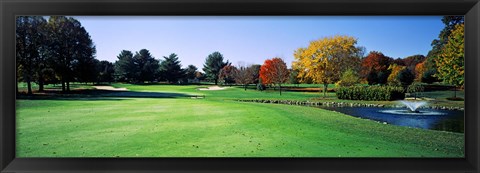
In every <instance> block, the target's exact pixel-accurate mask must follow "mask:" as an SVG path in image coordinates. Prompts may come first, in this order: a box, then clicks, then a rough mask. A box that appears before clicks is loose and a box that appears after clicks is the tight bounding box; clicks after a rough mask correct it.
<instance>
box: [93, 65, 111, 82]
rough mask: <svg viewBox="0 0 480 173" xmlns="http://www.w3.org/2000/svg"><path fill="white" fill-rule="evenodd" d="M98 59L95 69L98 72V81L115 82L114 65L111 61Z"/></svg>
mask: <svg viewBox="0 0 480 173" xmlns="http://www.w3.org/2000/svg"><path fill="white" fill-rule="evenodd" d="M95 61H96V63H95V64H96V66H95V69H96V70H95V71H96V72H97V75H98V76H97V78H96V79H97V83H101V82H108V83H110V82H113V80H114V73H115V69H114V65H113V63H111V62H108V61H98V60H95Z"/></svg>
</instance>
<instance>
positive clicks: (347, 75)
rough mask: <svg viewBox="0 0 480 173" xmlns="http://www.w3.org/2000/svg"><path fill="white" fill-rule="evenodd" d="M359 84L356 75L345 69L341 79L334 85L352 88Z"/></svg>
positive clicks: (352, 71) (358, 78)
mask: <svg viewBox="0 0 480 173" xmlns="http://www.w3.org/2000/svg"><path fill="white" fill-rule="evenodd" d="M359 82H360V77H359V75H358V73H357V72H356V71H354V70H352V69H347V70H346V71H345V72H343V74H342V77H341V78H340V80H339V81H338V82H337V83H336V85H337V86H342V87H347V86H354V85H356V84H358V83H359Z"/></svg>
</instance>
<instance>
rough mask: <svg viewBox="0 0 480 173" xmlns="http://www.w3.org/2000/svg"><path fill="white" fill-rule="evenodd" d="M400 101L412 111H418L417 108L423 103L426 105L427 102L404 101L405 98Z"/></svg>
mask: <svg viewBox="0 0 480 173" xmlns="http://www.w3.org/2000/svg"><path fill="white" fill-rule="evenodd" d="M400 103H402V104H404V105H405V106H407V108H408V109H410V111H412V112H417V113H418V112H419V111H418V110H417V109H418V108H420V107H422V106H423V105H426V104H427V102H423V101H421V102H411V101H405V100H401V101H400Z"/></svg>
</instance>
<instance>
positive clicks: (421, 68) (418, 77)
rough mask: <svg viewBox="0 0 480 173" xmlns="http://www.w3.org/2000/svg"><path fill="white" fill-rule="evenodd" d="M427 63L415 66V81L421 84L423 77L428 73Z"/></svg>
mask: <svg viewBox="0 0 480 173" xmlns="http://www.w3.org/2000/svg"><path fill="white" fill-rule="evenodd" d="M425 62H426V61H423V62H421V63H418V64H417V65H415V81H417V82H421V81H422V75H423V73H425V71H427V67H426V66H425Z"/></svg>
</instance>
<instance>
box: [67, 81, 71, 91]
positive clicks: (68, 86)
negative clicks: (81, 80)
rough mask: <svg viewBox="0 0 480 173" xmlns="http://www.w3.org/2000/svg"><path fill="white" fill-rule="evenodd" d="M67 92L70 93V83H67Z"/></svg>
mask: <svg viewBox="0 0 480 173" xmlns="http://www.w3.org/2000/svg"><path fill="white" fill-rule="evenodd" d="M67 91H70V82H69V81H67Z"/></svg>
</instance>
